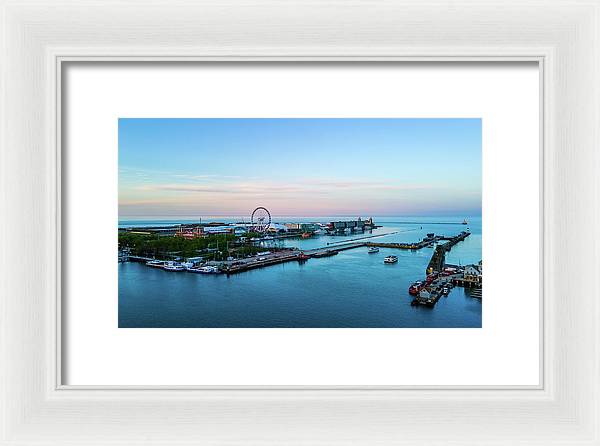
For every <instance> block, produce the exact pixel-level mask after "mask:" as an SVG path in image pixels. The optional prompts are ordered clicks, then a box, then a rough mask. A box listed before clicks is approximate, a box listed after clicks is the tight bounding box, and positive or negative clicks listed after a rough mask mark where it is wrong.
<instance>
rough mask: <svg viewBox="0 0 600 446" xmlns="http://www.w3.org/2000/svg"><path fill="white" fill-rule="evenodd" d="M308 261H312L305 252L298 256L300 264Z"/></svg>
mask: <svg viewBox="0 0 600 446" xmlns="http://www.w3.org/2000/svg"><path fill="white" fill-rule="evenodd" d="M308 259H310V256H307V255H306V254H304V253H303V252H301V253H300V254H298V261H299V262H304V261H306V260H308Z"/></svg>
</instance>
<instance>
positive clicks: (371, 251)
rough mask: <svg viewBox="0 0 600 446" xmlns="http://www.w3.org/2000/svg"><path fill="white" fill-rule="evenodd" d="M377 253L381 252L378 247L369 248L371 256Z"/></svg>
mask: <svg viewBox="0 0 600 446" xmlns="http://www.w3.org/2000/svg"><path fill="white" fill-rule="evenodd" d="M376 252H379V248H378V247H377V246H371V247H370V248H369V254H374V253H376Z"/></svg>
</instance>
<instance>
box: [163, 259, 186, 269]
mask: <svg viewBox="0 0 600 446" xmlns="http://www.w3.org/2000/svg"><path fill="white" fill-rule="evenodd" d="M162 268H163V269H164V270H165V271H185V267H184V266H183V265H181V264H179V263H177V262H171V261H169V262H167V263H165V265H164V266H163V267H162Z"/></svg>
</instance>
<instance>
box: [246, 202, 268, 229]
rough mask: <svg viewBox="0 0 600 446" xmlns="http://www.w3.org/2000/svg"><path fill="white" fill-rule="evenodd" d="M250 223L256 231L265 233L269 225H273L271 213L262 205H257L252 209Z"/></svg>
mask: <svg viewBox="0 0 600 446" xmlns="http://www.w3.org/2000/svg"><path fill="white" fill-rule="evenodd" d="M250 224H251V225H252V230H253V231H256V232H260V233H261V234H262V233H265V232H267V229H269V226H271V214H270V212H269V211H268V210H267V208H264V207H262V206H259V207H257V208H256V209H254V211H252V217H251V218H250Z"/></svg>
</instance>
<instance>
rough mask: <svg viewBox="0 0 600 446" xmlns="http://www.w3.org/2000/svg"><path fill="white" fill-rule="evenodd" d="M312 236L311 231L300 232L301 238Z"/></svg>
mask: <svg viewBox="0 0 600 446" xmlns="http://www.w3.org/2000/svg"><path fill="white" fill-rule="evenodd" d="M311 237H312V233H311V232H303V233H302V238H311Z"/></svg>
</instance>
